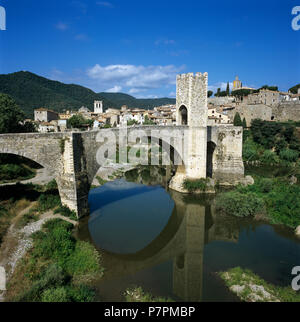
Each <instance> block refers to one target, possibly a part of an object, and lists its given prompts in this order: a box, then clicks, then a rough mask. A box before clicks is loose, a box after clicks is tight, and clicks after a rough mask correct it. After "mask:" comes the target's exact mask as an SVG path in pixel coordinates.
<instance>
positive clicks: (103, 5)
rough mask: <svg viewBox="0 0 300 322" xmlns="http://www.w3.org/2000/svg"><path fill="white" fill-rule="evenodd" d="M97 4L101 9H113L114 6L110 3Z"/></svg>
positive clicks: (100, 2) (101, 2)
mask: <svg viewBox="0 0 300 322" xmlns="http://www.w3.org/2000/svg"><path fill="white" fill-rule="evenodd" d="M96 4H97V5H98V6H101V7H106V8H113V7H114V5H113V4H112V3H110V2H108V1H97V2H96Z"/></svg>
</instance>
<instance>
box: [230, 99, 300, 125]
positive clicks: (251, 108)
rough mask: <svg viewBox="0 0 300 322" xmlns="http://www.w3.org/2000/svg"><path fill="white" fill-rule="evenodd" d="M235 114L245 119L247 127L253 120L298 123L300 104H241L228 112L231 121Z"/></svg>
mask: <svg viewBox="0 0 300 322" xmlns="http://www.w3.org/2000/svg"><path fill="white" fill-rule="evenodd" d="M236 113H239V114H240V116H241V118H242V119H243V118H245V119H246V122H247V125H248V126H250V125H251V121H252V120H254V119H261V120H264V121H275V122H287V121H299V120H300V103H299V102H285V103H281V104H277V105H275V106H267V105H264V104H254V105H249V104H241V105H239V106H237V107H236V108H235V109H234V110H231V111H229V112H228V116H229V117H230V118H231V120H233V118H234V116H235V114H236Z"/></svg>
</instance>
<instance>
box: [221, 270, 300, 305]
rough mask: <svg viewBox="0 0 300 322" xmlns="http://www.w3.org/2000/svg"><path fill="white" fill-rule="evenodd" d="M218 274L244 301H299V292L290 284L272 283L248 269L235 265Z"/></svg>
mask: <svg viewBox="0 0 300 322" xmlns="http://www.w3.org/2000/svg"><path fill="white" fill-rule="evenodd" d="M218 276H219V277H220V278H221V279H222V280H223V281H224V283H225V284H226V286H227V287H228V288H229V290H230V291H231V292H232V293H234V294H236V295H237V296H238V298H239V299H240V300H242V301H244V302H300V294H299V292H298V293H297V292H296V291H294V290H293V289H292V288H291V286H288V287H280V286H275V285H272V284H270V283H267V282H266V281H265V280H263V279H262V278H260V277H259V276H258V275H256V274H254V273H253V272H252V271H250V270H248V269H242V268H240V267H235V268H232V269H229V270H228V271H226V272H220V273H218Z"/></svg>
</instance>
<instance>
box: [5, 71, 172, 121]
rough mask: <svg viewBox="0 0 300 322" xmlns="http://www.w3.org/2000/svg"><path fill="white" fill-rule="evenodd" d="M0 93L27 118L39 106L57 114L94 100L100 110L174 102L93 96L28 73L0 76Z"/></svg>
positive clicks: (80, 88)
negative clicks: (13, 101) (12, 100)
mask: <svg viewBox="0 0 300 322" xmlns="http://www.w3.org/2000/svg"><path fill="white" fill-rule="evenodd" d="M0 93H5V94H8V95H10V96H11V97H12V98H14V99H15V101H16V102H17V104H18V105H19V106H20V108H21V109H22V110H23V111H24V112H25V114H26V115H27V116H28V117H33V110H34V109H36V108H40V107H45V108H49V109H52V110H54V111H57V112H62V111H63V110H78V109H79V108H80V107H81V106H86V107H88V108H89V109H91V110H92V109H93V106H94V101H95V100H102V101H103V105H104V108H108V107H114V108H120V107H121V106H122V105H127V106H128V107H129V108H135V107H140V108H150V109H151V108H153V107H155V106H159V105H163V104H173V103H175V99H168V98H163V99H136V98H134V97H133V96H130V95H127V94H122V93H95V92H93V91H92V90H90V89H88V88H86V87H83V86H79V85H75V84H64V83H61V82H58V81H53V80H50V79H47V78H44V77H41V76H38V75H36V74H33V73H30V72H17V73H12V74H2V75H0Z"/></svg>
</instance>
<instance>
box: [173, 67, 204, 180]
mask: <svg viewBox="0 0 300 322" xmlns="http://www.w3.org/2000/svg"><path fill="white" fill-rule="evenodd" d="M207 87H208V74H207V73H204V74H202V73H196V75H194V74H193V73H189V74H182V75H178V76H177V95H176V96H177V97H176V122H177V125H178V126H181V125H184V126H188V127H189V131H187V140H186V141H185V145H186V146H185V150H186V152H185V174H186V176H187V177H188V178H190V179H200V178H206V158H207V118H208V108H207Z"/></svg>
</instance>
